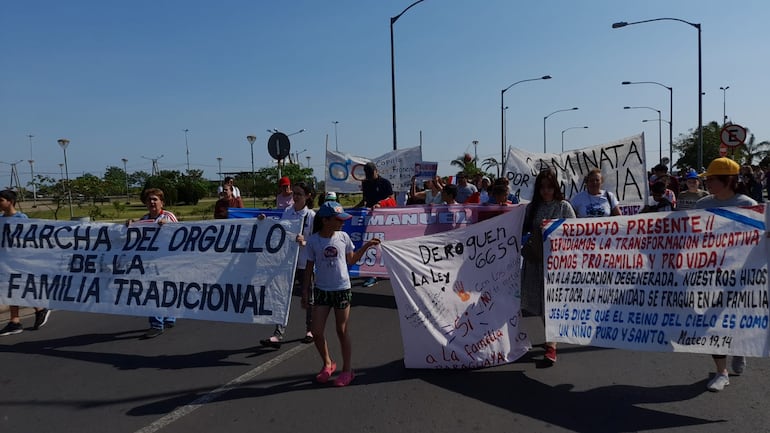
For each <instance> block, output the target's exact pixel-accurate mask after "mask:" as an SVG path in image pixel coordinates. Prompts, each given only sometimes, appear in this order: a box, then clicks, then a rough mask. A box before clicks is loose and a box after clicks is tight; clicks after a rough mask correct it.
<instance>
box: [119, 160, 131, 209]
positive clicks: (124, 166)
mask: <svg viewBox="0 0 770 433" xmlns="http://www.w3.org/2000/svg"><path fill="white" fill-rule="evenodd" d="M120 160H121V161H123V174H124V175H125V177H126V204H130V203H131V196H129V195H128V166H127V165H126V164H127V163H128V159H127V158H121V159H120Z"/></svg>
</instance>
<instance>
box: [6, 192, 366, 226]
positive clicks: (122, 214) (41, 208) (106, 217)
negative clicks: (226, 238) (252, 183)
mask: <svg viewBox="0 0 770 433" xmlns="http://www.w3.org/2000/svg"><path fill="white" fill-rule="evenodd" d="M340 195H341V196H342V197H341V198H340V203H341V204H342V205H343V206H344V207H353V206H355V205H356V204H357V203H358V202H359V200H360V195H352V196H351V195H347V194H345V195H342V194H340ZM243 202H244V203H243V204H244V207H247V208H251V207H254V199H253V198H245V199H244V201H243ZM215 203H216V199H215V198H204V199H201V200H200V201H199V202H198V204H196V205H174V206H166V207H165V209H166V210H168V211H171V212H173V213H174V215H176V217H177V218H178V219H179V220H180V221H200V220H210V219H214V204H215ZM274 206H275V199H274V198H272V197H265V198H258V199H257V200H256V207H257V208H261V209H268V208H272V207H274ZM315 208H316V209H318V203H316V206H315ZM16 209H17V210H18V211H20V212H24V213H25V214H27V216H29V217H30V218H37V219H48V220H54V219H59V220H65V221H66V220H69V216H70V211H69V204H68V203H64V204H63V205H62V206H61V207H60V208H59V211H58V215H55V212H54V211H55V209H56V204H55V203H52V202H50V201H41V200H38V201H37V206H36V207H34V208H33V207H32V203H31V202H30V201H26V202H20V203H17V205H16ZM146 213H147V207H146V206H145V205H144V204H142V202H140V201H139V200H135V201H134V200H132V201H131V202H130V203H128V204H126V202H125V201H124V200H122V199H118V198H115V199H114V200H113V201H111V202H107V203H97V204H96V205H94V204H92V203H90V202H84V203H73V204H72V214H73V215H74V217H75V218H86V217H87V218H90V219H91V221H100V222H114V223H123V222H125V221H126V220H128V219H130V218H140V217H141V216H142V215H144V214H146ZM55 216H58V218H55Z"/></svg>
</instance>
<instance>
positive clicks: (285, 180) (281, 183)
mask: <svg viewBox="0 0 770 433" xmlns="http://www.w3.org/2000/svg"><path fill="white" fill-rule="evenodd" d="M278 185H279V186H286V185H291V180H289V177H288V176H284V177H282V178H281V180H279V181H278Z"/></svg>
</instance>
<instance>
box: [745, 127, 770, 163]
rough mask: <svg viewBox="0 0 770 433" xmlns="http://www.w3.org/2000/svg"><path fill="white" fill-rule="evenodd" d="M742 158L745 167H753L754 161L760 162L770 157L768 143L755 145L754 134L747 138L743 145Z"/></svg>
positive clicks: (763, 142)
mask: <svg viewBox="0 0 770 433" xmlns="http://www.w3.org/2000/svg"><path fill="white" fill-rule="evenodd" d="M743 152H744V156H745V158H746V165H753V164H754V161H755V160H758V161H762V160H763V159H765V158H767V157H768V156H770V141H767V140H765V141H762V142H760V143H755V137H754V134H751V135H750V136H749V141H747V142H746V143H745V144H744V149H743Z"/></svg>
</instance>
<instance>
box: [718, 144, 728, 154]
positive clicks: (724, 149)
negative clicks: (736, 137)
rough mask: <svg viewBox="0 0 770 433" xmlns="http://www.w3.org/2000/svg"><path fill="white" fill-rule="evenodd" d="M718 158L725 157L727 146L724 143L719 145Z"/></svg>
mask: <svg viewBox="0 0 770 433" xmlns="http://www.w3.org/2000/svg"><path fill="white" fill-rule="evenodd" d="M719 156H727V146H725V144H724V143H722V144H720V145H719Z"/></svg>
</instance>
